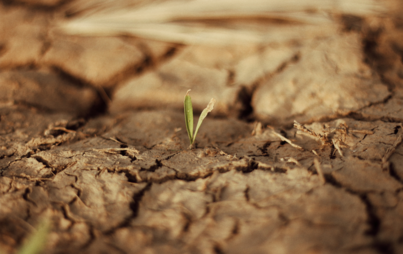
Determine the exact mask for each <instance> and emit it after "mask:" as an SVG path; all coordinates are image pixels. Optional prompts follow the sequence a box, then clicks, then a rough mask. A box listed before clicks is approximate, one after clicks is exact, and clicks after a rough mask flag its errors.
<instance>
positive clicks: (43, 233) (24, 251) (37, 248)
mask: <svg viewBox="0 0 403 254" xmlns="http://www.w3.org/2000/svg"><path fill="white" fill-rule="evenodd" d="M49 233H50V220H49V219H43V220H42V221H41V223H40V224H39V226H38V229H37V231H36V232H35V233H34V234H32V235H31V236H29V238H28V239H27V241H26V242H25V244H24V245H23V246H22V247H21V249H20V250H19V251H18V254H39V253H42V252H43V250H44V248H45V245H46V241H47V238H48V235H49Z"/></svg>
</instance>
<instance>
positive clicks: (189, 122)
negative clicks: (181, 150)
mask: <svg viewBox="0 0 403 254" xmlns="http://www.w3.org/2000/svg"><path fill="white" fill-rule="evenodd" d="M189 92H190V89H189V90H188V91H187V92H186V95H185V102H184V105H185V122H186V130H187V132H188V136H189V142H190V147H189V148H192V146H193V143H194V142H195V139H196V135H197V132H198V131H199V128H200V125H201V124H202V122H203V120H204V118H206V116H207V114H208V113H209V112H211V111H212V110H213V108H214V103H215V99H214V98H211V100H210V102H209V103H208V105H207V107H206V108H205V109H204V110H203V111H202V113H201V114H200V118H199V121H198V122H197V126H196V131H195V132H194V134H193V107H192V99H191V98H190V95H189Z"/></svg>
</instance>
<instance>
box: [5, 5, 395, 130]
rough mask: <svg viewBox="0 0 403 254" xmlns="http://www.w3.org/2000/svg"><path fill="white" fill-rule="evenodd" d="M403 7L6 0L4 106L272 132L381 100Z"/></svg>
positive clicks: (391, 73)
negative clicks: (176, 113) (272, 127)
mask: <svg viewBox="0 0 403 254" xmlns="http://www.w3.org/2000/svg"><path fill="white" fill-rule="evenodd" d="M401 7H402V1H397V0H388V1H376V0H359V1H349V0H339V1H336V0H306V1H294V0H283V1H273V0H248V1H246V0H233V1H229V0H221V1H212V0H191V1H178V0H169V1H150V0H149V1H144V0H119V1H108V0H89V1H88V0H86V1H84V0H75V1H64V0H19V1H7V0H3V1H1V2H0V89H1V91H2V92H1V93H0V100H1V101H3V103H20V104H26V105H31V106H34V107H38V108H41V109H44V110H49V111H64V112H68V113H71V114H73V115H78V116H93V115H98V114H103V113H106V112H108V113H112V114H116V113H120V112H123V111H125V110H137V109H146V108H166V107H170V108H176V109H178V110H179V109H181V110H182V107H183V97H184V95H185V93H186V91H187V90H188V89H192V98H193V103H194V108H195V111H201V110H202V109H203V108H204V107H205V105H206V104H207V103H208V101H209V100H210V98H212V97H214V98H215V99H216V100H217V104H216V108H215V110H214V111H213V112H212V114H214V115H216V116H220V117H237V118H242V119H246V120H253V119H260V120H262V121H266V122H271V123H289V122H290V121H291V120H293V119H297V120H299V121H310V120H312V119H320V118H323V117H327V116H329V115H332V114H336V113H337V114H340V113H346V112H351V111H354V110H359V109H361V108H363V107H365V106H368V105H371V104H373V103H376V102H380V101H383V100H385V98H388V97H390V95H391V93H393V92H394V91H395V87H396V85H398V84H400V83H401V78H402V77H403V71H402V66H401V65H402V61H401V58H402V52H403V42H402V41H403V39H402V38H403V36H402V35H403V34H402V30H401V27H402V18H401V10H402V8H401Z"/></svg>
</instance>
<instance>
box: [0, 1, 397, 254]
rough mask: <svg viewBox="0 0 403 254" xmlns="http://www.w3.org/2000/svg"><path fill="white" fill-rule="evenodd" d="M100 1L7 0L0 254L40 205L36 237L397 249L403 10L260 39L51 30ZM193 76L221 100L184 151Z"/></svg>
mask: <svg viewBox="0 0 403 254" xmlns="http://www.w3.org/2000/svg"><path fill="white" fill-rule="evenodd" d="M118 2H119V4H123V5H124V3H126V1H118ZM138 2H139V3H140V2H142V1H138ZM94 3H95V4H96V3H97V1H95V0H94V1H88V3H87V2H85V1H79V0H77V1H73V2H71V3H70V2H66V1H57V0H53V1H52V0H49V1H46V0H43V1H40V0H37V1H34V0H20V1H16V2H12V1H0V89H1V92H0V251H1V253H16V251H17V250H18V248H19V247H20V246H21V245H22V244H23V243H24V242H25V241H26V239H27V237H28V236H29V235H30V234H32V233H33V232H35V227H36V226H37V225H38V223H39V222H40V221H41V220H42V219H43V218H47V219H49V220H50V221H51V230H50V233H49V235H48V239H47V242H46V246H45V250H44V253H217V254H219V253H276V254H277V253H278V254H282V253H284V254H286V253H363V254H364V253H369V254H372V253H374V254H375V253H381V254H382V253H396V254H397V253H402V252H403V191H402V190H403V144H402V139H403V126H402V122H403V113H402V109H403V64H402V58H403V54H402V52H403V30H402V29H401V28H402V27H403V26H402V25H403V23H402V21H401V17H400V16H399V15H400V13H401V11H400V12H399V11H396V10H391V11H390V13H389V15H388V16H387V17H374V16H370V17H367V16H364V17H362V16H358V17H355V16H349V15H342V14H341V15H339V16H337V17H336V18H335V19H334V21H333V23H331V24H327V25H326V26H325V28H326V29H325V28H323V27H318V30H317V31H318V32H317V33H312V34H309V35H308V36H312V38H308V39H307V38H302V37H301V36H299V37H298V36H297V37H296V38H297V39H295V38H294V39H292V40H284V41H285V42H284V43H268V44H267V45H263V46H262V45H260V44H259V45H256V44H253V43H252V44H242V45H232V44H231V45H226V46H222V45H202V44H201V45H191V46H190V45H186V44H183V43H178V42H173V41H157V40H151V39H142V38H136V37H130V36H109V37H85V36H77V35H67V34H63V33H61V32H60V31H57V30H56V31H53V27H52V26H53V23H54V22H56V21H59V20H64V19H68V18H70V17H74V16H75V15H77V13H82V12H85V11H88V8H90V7H89V6H90V5H91V4H94ZM87 5H88V6H87ZM400 10H402V9H400ZM245 22H246V23H248V22H252V23H253V26H251V27H252V28H254V29H261V30H264V29H266V27H267V26H268V24H267V22H269V25H273V23H270V21H268V20H258V21H256V20H246V21H245ZM227 25H228V24H227ZM236 25H237V26H244V25H245V24H241V23H240V24H236ZM274 25H275V26H279V25H280V24H277V23H276V22H274ZM281 25H284V24H281ZM294 25H295V24H293V23H291V24H288V25H287V26H289V27H288V29H289V30H290V31H291V32H292V31H294V33H295V31H296V30H298V29H301V28H300V27H294ZM329 27H330V28H331V29H333V30H331V32H329V31H328V30H329V29H328V28H329ZM321 29H322V30H321ZM264 31H265V30H264ZM189 88H191V89H192V94H191V95H192V99H193V103H194V105H193V107H194V109H195V112H196V115H198V113H200V112H201V110H202V109H203V107H205V105H206V104H207V102H208V101H209V100H210V98H211V97H214V98H215V99H216V100H217V104H216V106H215V108H214V110H213V111H212V112H211V114H210V115H209V116H208V117H207V118H206V119H205V121H204V123H203V125H202V127H201V129H200V131H199V134H198V138H197V144H196V147H195V148H194V149H192V150H189V149H187V147H188V145H189V144H188V136H187V133H186V130H185V123H184V117H183V108H182V107H183V97H184V95H185V93H186V90H187V89H189ZM294 121H295V122H294ZM293 124H294V125H293Z"/></svg>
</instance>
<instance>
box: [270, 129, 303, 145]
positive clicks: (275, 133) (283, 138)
mask: <svg viewBox="0 0 403 254" xmlns="http://www.w3.org/2000/svg"><path fill="white" fill-rule="evenodd" d="M273 134H274V135H276V136H277V137H279V138H280V139H281V141H285V142H287V143H288V144H290V145H291V146H292V147H295V148H297V149H300V150H304V148H302V147H300V146H299V145H297V144H294V143H293V142H292V141H291V140H289V139H288V138H286V137H284V136H283V135H281V134H279V133H277V132H275V131H274V130H273Z"/></svg>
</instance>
